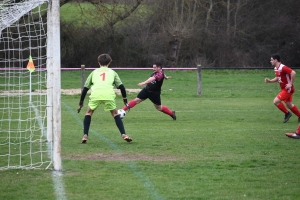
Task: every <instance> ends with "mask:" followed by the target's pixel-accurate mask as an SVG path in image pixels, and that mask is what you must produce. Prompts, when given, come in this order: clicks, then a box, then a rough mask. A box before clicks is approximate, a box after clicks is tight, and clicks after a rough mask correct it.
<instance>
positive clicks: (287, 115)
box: [283, 112, 292, 123]
mask: <svg viewBox="0 0 300 200" xmlns="http://www.w3.org/2000/svg"><path fill="white" fill-rule="evenodd" d="M291 116H292V113H290V112H288V113H287V114H285V116H284V119H283V123H286V122H287V121H289V119H290V118H291Z"/></svg>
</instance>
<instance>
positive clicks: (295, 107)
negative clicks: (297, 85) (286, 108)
mask: <svg viewBox="0 0 300 200" xmlns="http://www.w3.org/2000/svg"><path fill="white" fill-rule="evenodd" d="M291 111H292V112H293V113H294V114H295V115H297V116H298V117H300V112H299V110H298V108H297V106H295V105H294V106H293V107H292V109H291Z"/></svg>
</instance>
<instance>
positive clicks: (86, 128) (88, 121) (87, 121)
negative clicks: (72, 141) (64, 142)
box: [83, 115, 92, 135]
mask: <svg viewBox="0 0 300 200" xmlns="http://www.w3.org/2000/svg"><path fill="white" fill-rule="evenodd" d="M91 119H92V116H90V115H86V116H85V117H84V120H83V134H85V135H88V134H89V129H90V124H91Z"/></svg>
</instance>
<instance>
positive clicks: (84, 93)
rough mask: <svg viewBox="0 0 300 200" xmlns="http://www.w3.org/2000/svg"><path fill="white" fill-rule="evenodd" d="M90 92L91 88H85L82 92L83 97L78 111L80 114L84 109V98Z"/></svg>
mask: <svg viewBox="0 0 300 200" xmlns="http://www.w3.org/2000/svg"><path fill="white" fill-rule="evenodd" d="M88 91H89V88H87V87H84V88H83V90H82V91H81V96H80V101H79V106H78V109H77V112H78V113H79V112H80V110H81V108H82V107H83V103H84V98H85V96H86V93H87V92H88Z"/></svg>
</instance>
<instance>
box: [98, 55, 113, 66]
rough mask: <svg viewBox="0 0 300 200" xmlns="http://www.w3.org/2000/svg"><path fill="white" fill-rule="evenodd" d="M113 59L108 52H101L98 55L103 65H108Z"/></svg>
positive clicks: (99, 61)
mask: <svg viewBox="0 0 300 200" xmlns="http://www.w3.org/2000/svg"><path fill="white" fill-rule="evenodd" d="M111 61H112V59H111V57H110V55H108V54H101V55H100V56H98V63H100V65H101V66H105V65H108V63H110V62H111Z"/></svg>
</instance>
